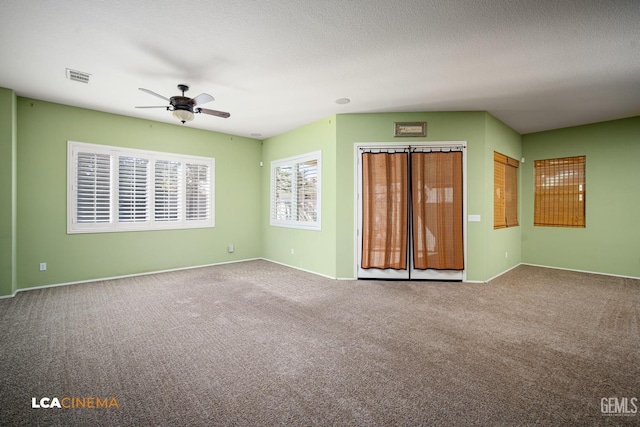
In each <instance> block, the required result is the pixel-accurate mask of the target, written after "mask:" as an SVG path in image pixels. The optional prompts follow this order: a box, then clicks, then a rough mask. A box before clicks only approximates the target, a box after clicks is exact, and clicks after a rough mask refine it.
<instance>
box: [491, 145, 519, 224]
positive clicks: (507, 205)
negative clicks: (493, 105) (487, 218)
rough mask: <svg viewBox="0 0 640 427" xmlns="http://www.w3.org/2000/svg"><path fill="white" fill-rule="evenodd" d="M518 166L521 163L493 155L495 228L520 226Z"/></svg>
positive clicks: (503, 156) (500, 155) (496, 154)
mask: <svg viewBox="0 0 640 427" xmlns="http://www.w3.org/2000/svg"><path fill="white" fill-rule="evenodd" d="M518 166H520V162H519V161H517V160H516V159H512V158H511V157H508V156H505V155H504V154H500V153H498V152H495V151H494V153H493V228H494V229H495V228H506V227H515V226H517V225H518Z"/></svg>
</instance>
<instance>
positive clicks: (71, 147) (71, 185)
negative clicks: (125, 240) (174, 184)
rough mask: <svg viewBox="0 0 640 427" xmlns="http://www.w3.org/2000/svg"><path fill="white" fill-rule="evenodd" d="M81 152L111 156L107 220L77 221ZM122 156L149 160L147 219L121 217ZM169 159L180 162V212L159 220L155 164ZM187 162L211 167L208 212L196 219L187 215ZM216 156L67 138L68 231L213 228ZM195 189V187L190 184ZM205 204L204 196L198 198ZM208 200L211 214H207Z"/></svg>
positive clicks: (208, 185) (207, 180)
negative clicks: (120, 184) (156, 207)
mask: <svg viewBox="0 0 640 427" xmlns="http://www.w3.org/2000/svg"><path fill="white" fill-rule="evenodd" d="M78 153H96V154H101V155H105V154H106V155H109V156H110V162H111V163H110V216H109V219H108V220H107V221H104V222H100V223H91V222H79V221H78V206H77V205H78V203H77V201H78V188H77V187H78V186H77V183H78V170H77V162H76V159H77V156H78ZM120 157H135V158H139V159H145V160H148V161H149V163H148V167H147V177H146V183H147V185H146V191H142V192H141V194H146V197H147V203H146V209H147V210H146V212H147V213H146V219H142V220H137V221H120V220H119V206H118V201H119V159H120ZM163 160H168V161H172V162H179V163H180V168H179V169H180V175H179V177H178V182H179V199H178V215H177V217H176V218H175V219H172V220H163V221H160V220H157V219H156V215H155V196H156V187H155V165H156V161H163ZM187 165H198V166H199V167H200V166H204V167H206V168H208V171H209V174H208V176H206V175H205V178H206V180H205V181H206V182H205V183H203V187H204V190H205V194H207V193H206V191H208V194H207V197H206V198H205V200H204V203H205V207H204V210H205V215H204V219H202V217H203V215H202V212H199V213H198V214H197V215H195V216H197V219H190V218H188V215H187V209H186V207H187V196H188V195H187V175H186V173H187ZM214 178H215V159H214V158H212V157H201V156H190V155H186V154H174V153H164V152H158V151H149V150H138V149H130V148H123V147H113V146H107V145H98V144H89V143H85V142H77V141H67V234H76V233H103V232H126V231H145V230H167V229H189V228H212V227H214V226H215V181H214ZM191 188H193V186H192V187H191ZM198 199H199V203H200V206H202V198H201V197H200V198H198ZM207 203H208V217H207V215H206V210H207Z"/></svg>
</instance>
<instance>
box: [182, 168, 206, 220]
mask: <svg viewBox="0 0 640 427" xmlns="http://www.w3.org/2000/svg"><path fill="white" fill-rule="evenodd" d="M210 177H211V173H210V171H209V165H208V164H202V163H187V164H186V181H187V183H186V202H185V203H186V212H185V215H186V216H185V218H186V220H187V221H203V220H208V219H209V218H210V216H211V178H210Z"/></svg>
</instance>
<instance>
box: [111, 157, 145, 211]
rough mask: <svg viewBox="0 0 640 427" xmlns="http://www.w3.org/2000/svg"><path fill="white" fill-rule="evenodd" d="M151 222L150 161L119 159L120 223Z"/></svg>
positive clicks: (135, 158) (131, 158) (134, 158)
mask: <svg viewBox="0 0 640 427" xmlns="http://www.w3.org/2000/svg"><path fill="white" fill-rule="evenodd" d="M148 220H149V159H144V158H139V157H131V156H119V157H118V221H119V222H136V223H139V222H146V221H148Z"/></svg>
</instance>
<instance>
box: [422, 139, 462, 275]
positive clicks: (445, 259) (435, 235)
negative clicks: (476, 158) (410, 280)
mask: <svg viewBox="0 0 640 427" xmlns="http://www.w3.org/2000/svg"><path fill="white" fill-rule="evenodd" d="M411 188H412V217H413V263H414V267H415V268H416V269H434V270H463V269H464V240H463V234H462V230H463V218H462V212H463V210H462V152H461V151H452V152H430V153H412V154H411Z"/></svg>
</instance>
